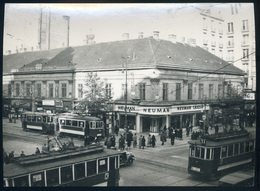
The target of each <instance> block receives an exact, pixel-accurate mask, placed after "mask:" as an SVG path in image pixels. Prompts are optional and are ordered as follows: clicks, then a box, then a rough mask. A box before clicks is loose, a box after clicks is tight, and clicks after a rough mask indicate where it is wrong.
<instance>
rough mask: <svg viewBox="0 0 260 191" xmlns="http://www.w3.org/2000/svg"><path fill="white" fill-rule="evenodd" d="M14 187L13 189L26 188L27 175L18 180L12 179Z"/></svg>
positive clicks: (27, 183)
mask: <svg viewBox="0 0 260 191" xmlns="http://www.w3.org/2000/svg"><path fill="white" fill-rule="evenodd" d="M14 186H15V187H28V186H29V178H28V175H26V176H22V177H19V178H14Z"/></svg>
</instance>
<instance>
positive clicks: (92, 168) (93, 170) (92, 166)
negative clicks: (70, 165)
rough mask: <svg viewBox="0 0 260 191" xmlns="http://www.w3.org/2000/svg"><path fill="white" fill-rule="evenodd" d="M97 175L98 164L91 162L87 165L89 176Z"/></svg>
mask: <svg viewBox="0 0 260 191" xmlns="http://www.w3.org/2000/svg"><path fill="white" fill-rule="evenodd" d="M95 174H97V162H96V161H90V162H88V163H87V175H88V176H91V175H95Z"/></svg>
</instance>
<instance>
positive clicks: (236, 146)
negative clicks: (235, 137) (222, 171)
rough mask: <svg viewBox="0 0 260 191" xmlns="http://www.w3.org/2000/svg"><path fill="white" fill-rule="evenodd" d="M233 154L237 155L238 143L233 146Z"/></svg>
mask: <svg viewBox="0 0 260 191" xmlns="http://www.w3.org/2000/svg"><path fill="white" fill-rule="evenodd" d="M234 155H238V143H237V144H235V147H234Z"/></svg>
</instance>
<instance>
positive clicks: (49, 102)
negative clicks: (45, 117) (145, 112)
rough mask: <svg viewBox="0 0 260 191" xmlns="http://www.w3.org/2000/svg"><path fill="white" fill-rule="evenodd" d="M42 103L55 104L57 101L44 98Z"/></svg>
mask: <svg viewBox="0 0 260 191" xmlns="http://www.w3.org/2000/svg"><path fill="white" fill-rule="evenodd" d="M42 105H46V106H54V105H55V101H54V100H42Z"/></svg>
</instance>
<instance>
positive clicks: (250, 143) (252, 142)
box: [249, 141, 254, 152]
mask: <svg viewBox="0 0 260 191" xmlns="http://www.w3.org/2000/svg"><path fill="white" fill-rule="evenodd" d="M249 151H250V152H251V151H254V141H249Z"/></svg>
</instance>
